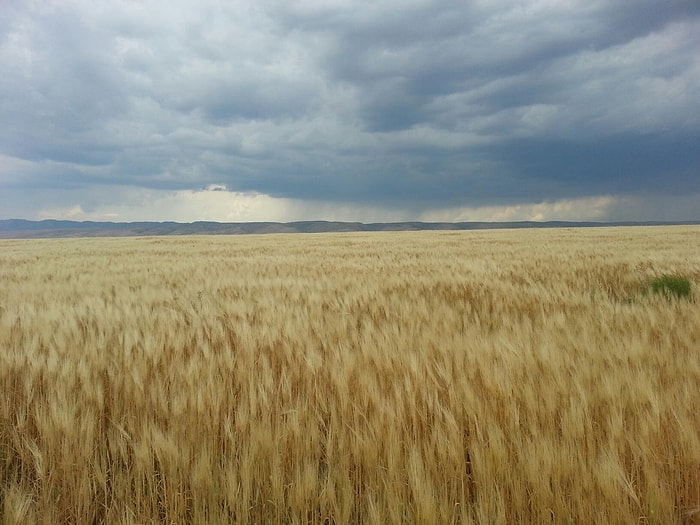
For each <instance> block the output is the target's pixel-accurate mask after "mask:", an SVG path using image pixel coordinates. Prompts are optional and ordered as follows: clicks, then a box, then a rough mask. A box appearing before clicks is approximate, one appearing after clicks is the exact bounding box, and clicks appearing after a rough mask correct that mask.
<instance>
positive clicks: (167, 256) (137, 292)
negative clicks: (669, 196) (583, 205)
mask: <svg viewBox="0 0 700 525" xmlns="http://www.w3.org/2000/svg"><path fill="white" fill-rule="evenodd" d="M659 275H680V276H684V277H686V278H687V279H688V280H689V281H690V282H691V283H692V285H693V290H692V293H691V294H690V296H689V297H687V298H682V299H681V298H678V299H674V298H671V297H669V296H668V295H663V294H653V293H652V294H650V293H644V292H643V290H644V289H645V287H648V283H649V282H650V280H652V279H654V278H655V277H657V276H659ZM699 285H700V228H698V227H663V228H662V227H653V228H651V227H650V228H641V227H636V228H610V229H605V228H596V229H578V230H519V231H488V232H422V233H380V234H319V235H287V236H285V235H269V236H255V237H180V238H177V237H175V238H162V237H161V238H132V239H123V238H122V239H91V240H87V239H66V240H34V241H24V240H23V241H0V516H1V517H2V519H3V520H4V521H3V522H4V523H5V524H14V523H45V524H60V523H76V524H93V523H123V524H128V523H133V524H143V523H193V524H203V523H317V524H325V523H329V524H330V523H337V524H345V523H363V524H364V523H370V524H371V523H377V524H379V523H382V524H383V523H421V524H431V523H436V524H444V523H479V524H499V523H502V524H510V523H577V524H578V523H601V524H603V523H605V524H626V523H630V524H633V523H645V524H646V523H649V524H653V523H656V524H664V525H667V524H673V523H699V522H700V411H699V410H700V301H699V300H698V299H699V297H700V294H699V293H698V291H697V290H698V286H699Z"/></svg>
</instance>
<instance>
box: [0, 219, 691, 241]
mask: <svg viewBox="0 0 700 525" xmlns="http://www.w3.org/2000/svg"><path fill="white" fill-rule="evenodd" d="M668 225H700V221H685V222H572V221H548V222H534V221H520V222H418V221H410V222H375V223H369V224H365V223H361V222H335V221H298V222H206V221H198V222H189V223H182V222H92V221H84V222H77V221H57V220H44V221H28V220H24V219H5V220H0V239H31V238H62V237H133V236H151V235H245V234H262V233H322V232H379V231H421V230H489V229H504V228H582V227H604V226H668Z"/></svg>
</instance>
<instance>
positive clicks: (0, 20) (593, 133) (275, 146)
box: [0, 0, 700, 219]
mask: <svg viewBox="0 0 700 525" xmlns="http://www.w3.org/2000/svg"><path fill="white" fill-rule="evenodd" d="M0 15H1V16H0V76H1V78H2V82H0V122H2V126H0V193H3V194H4V197H0V216H9V214H12V213H15V214H16V212H15V211H14V210H17V209H19V208H18V206H20V204H21V205H22V206H24V207H25V208H23V209H26V210H28V211H27V212H26V215H31V214H32V213H33V214H35V215H37V214H40V213H44V212H45V209H48V208H47V206H53V207H54V208H55V209H61V207H62V206H64V207H66V208H68V207H71V206H74V205H75V204H76V203H77V204H79V205H80V206H81V207H82V208H81V209H88V208H91V207H93V208H94V207H97V206H103V207H104V206H106V204H105V202H107V201H105V198H106V197H105V196H104V193H100V192H103V191H110V192H112V195H114V198H115V199H116V198H118V197H120V196H121V197H123V198H126V197H124V196H125V195H127V196H133V195H135V194H138V192H139V191H141V192H142V193H143V195H146V194H148V195H153V193H151V192H154V191H155V192H158V191H160V192H165V191H170V192H178V191H180V192H182V191H190V190H201V189H202V188H207V187H209V186H210V185H212V184H222V185H225V186H226V187H227V188H228V189H229V190H230V191H233V192H248V193H249V194H265V195H269V196H271V197H275V198H280V199H283V198H285V199H297V200H300V201H313V202H317V203H329V202H335V203H337V205H338V206H341V205H342V206H347V207H349V208H348V209H351V208H352V206H356V207H357V209H358V210H360V209H366V206H374V207H375V208H376V209H381V208H382V207H384V208H386V209H387V210H392V212H391V213H398V212H397V210H405V213H407V214H409V215H410V214H414V215H415V214H416V213H422V211H425V210H437V209H440V208H450V209H453V208H459V207H460V206H462V207H472V208H474V207H479V206H499V205H500V206H512V205H518V204H519V203H537V202H549V201H556V200H561V199H569V200H571V199H581V198H596V197H601V196H613V197H615V198H620V199H623V198H630V199H634V198H637V197H639V198H651V197H650V196H654V195H660V196H661V195H662V196H663V198H664V199H666V200H664V202H665V203H666V202H669V201H668V199H673V198H674V196H677V197H678V198H681V197H682V198H683V199H684V200H683V202H684V203H686V204H685V205H686V207H687V206H688V204H687V203H688V202H695V201H688V199H689V195H696V196H697V199H698V200H697V203H698V205H699V208H698V209H700V153H698V152H699V151H700V147H699V146H700V98H699V97H698V96H697V93H698V92H700V4H698V3H697V2H695V1H690V0H689V1H682V0H672V1H669V2H660V1H658V0H654V1H651V0H631V1H629V2H608V1H602V0H601V1H583V0H571V1H566V2H541V1H540V2H535V1H532V2H515V1H506V0H503V1H485V2H475V3H471V2H469V3H466V2H461V1H456V0H454V1H453V0H443V1H427V0H426V1H418V0H417V1H415V2H403V1H398V0H383V1H380V2H363V1H359V0H345V1H338V2H332V3H330V2H317V1H313V0H309V1H296V2H289V1H282V0H270V1H265V2H252V1H250V0H239V1H235V2H219V1H216V0H211V1H204V2H192V1H185V0H181V1H170V2H165V1H156V0H153V1H145V2H134V1H127V0H124V1H116V0H115V1H113V2H102V3H94V2H88V1H87V0H75V1H72V2H50V1H48V0H46V1H40V0H37V1H35V2H22V1H19V0H12V1H7V2H4V3H3V4H1V5H0ZM100 188H106V189H105V190H101V189H100ZM115 188H124V191H117V190H116V189H115ZM139 189H141V190H139ZM93 190H94V191H93ZM91 192H92V193H91ZM38 194H41V195H44V197H42V198H41V199H38V198H36V195H38ZM71 195H73V196H74V197H71ZM91 195H93V197H91ZM121 197H120V198H121ZM129 198H132V197H129ZM71 199H73V200H71ZM139 202H140V201H139ZM313 202H311V203H310V204H309V206H312V207H313ZM606 202H607V201H606ZM630 202H631V201H630ZM17 203H20V204H17ZM115 205H116V204H115ZM3 207H5V208H6V210H5V211H4V210H3ZM363 207H365V208H363ZM91 209H92V208H91ZM319 209H321V208H319ZM323 209H326V208H323ZM7 210H9V211H7ZM421 210H422V211H421ZM655 213H657V212H655ZM639 215H640V216H639V218H640V219H643V218H645V212H644V210H639ZM657 215H658V213H657ZM391 217H395V215H391ZM655 217H656V218H659V217H658V216H656V215H655ZM168 218H169V217H163V219H168ZM290 218H294V217H290ZM358 218H360V219H361V218H362V217H358ZM695 218H697V217H695Z"/></svg>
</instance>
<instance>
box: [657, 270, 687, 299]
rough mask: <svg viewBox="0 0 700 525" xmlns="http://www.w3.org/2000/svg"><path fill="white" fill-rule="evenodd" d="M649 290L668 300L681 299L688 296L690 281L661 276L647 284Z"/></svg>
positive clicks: (683, 278) (675, 276)
mask: <svg viewBox="0 0 700 525" xmlns="http://www.w3.org/2000/svg"><path fill="white" fill-rule="evenodd" d="M649 289H650V290H651V291H652V292H653V293H657V294H663V295H665V296H666V297H668V298H677V299H681V298H684V297H689V296H690V280H688V278H687V277H682V276H680V275H661V276H659V277H657V278H655V279H653V280H652V281H651V282H650V283H649Z"/></svg>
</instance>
